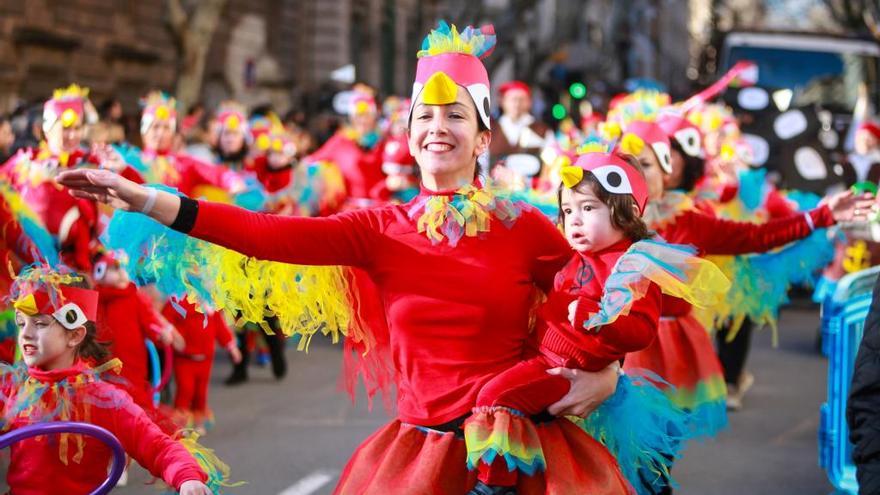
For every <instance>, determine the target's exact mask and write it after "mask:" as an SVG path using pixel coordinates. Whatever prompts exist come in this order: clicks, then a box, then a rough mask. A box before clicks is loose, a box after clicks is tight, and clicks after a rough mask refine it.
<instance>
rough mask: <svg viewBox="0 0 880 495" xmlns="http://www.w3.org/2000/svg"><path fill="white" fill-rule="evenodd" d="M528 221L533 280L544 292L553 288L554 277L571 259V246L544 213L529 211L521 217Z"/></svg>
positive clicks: (527, 238) (548, 291)
mask: <svg viewBox="0 0 880 495" xmlns="http://www.w3.org/2000/svg"><path fill="white" fill-rule="evenodd" d="M521 220H523V221H524V223H526V222H527V223H526V226H525V228H526V229H528V230H527V231H526V241H527V242H529V243H530V245H531V248H532V249H531V260H532V266H531V274H532V280H533V281H534V283H535V285H537V286H538V287H539V288H540V289H541V290H542V291H544V293H548V294H549V293H550V290H551V289H553V278H554V277H555V276H556V273H557V272H559V270H562V267H563V266H565V264H566V263H567V262H568V260H569V259H571V253H572V251H571V246H569V245H568V241H566V240H565V237H563V236H562V233H561V232H559V229H558V228H556V226H555V225H553V224H552V223H551V222H550V220H548V219H547V217H545V216H544V215H543V214H542V213H539V212H527V213H524V214H523V218H522V219H521Z"/></svg>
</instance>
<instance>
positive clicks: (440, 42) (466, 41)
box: [416, 20, 495, 59]
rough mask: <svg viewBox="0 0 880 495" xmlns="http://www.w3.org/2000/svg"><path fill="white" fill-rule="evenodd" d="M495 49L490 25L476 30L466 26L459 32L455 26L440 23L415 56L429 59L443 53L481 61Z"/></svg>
mask: <svg viewBox="0 0 880 495" xmlns="http://www.w3.org/2000/svg"><path fill="white" fill-rule="evenodd" d="M494 49H495V28H494V27H493V26H492V25H488V26H483V27H481V28H479V29H476V28H474V27H472V26H467V27H465V28H464V30H463V31H461V32H459V31H458V29H457V28H456V27H455V24H453V25H452V26H450V25H449V24H447V23H446V21H442V20H441V21H440V22H439V23H438V25H437V29H432V30H431V33H430V34H428V36H425V39H424V40H423V41H422V49H421V50H419V52H418V54H417V55H416V56H417V57H419V58H422V57H431V56H433V55H440V54H443V53H463V54H467V55H473V56H475V57H477V58H480V59H483V58H486V57H488V56H489V55H490V54H491V53H492V50H494Z"/></svg>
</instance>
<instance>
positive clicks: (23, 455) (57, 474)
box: [0, 362, 207, 495]
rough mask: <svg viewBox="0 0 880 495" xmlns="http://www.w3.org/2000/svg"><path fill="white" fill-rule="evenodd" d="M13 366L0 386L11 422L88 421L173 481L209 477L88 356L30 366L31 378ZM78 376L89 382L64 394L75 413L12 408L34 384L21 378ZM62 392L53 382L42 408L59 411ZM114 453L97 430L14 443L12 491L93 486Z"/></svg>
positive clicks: (74, 490) (24, 494) (44, 381)
mask: <svg viewBox="0 0 880 495" xmlns="http://www.w3.org/2000/svg"><path fill="white" fill-rule="evenodd" d="M8 370H9V368H6V369H5V370H4V371H7V372H6V373H4V375H3V377H2V379H0V394H2V397H3V399H4V401H5V402H4V405H5V406H6V407H4V409H3V412H4V416H6V418H5V419H6V420H7V422H8V423H7V424H9V425H10V426H11V428H12V429H15V428H21V427H24V426H27V425H29V424H33V423H35V422H38V421H41V420H52V419H54V420H56V421H57V420H61V419H69V420H74V421H85V422H88V423H92V424H95V425H98V426H101V427H103V428H105V429H107V430H108V431H110V432H111V433H113V435H115V436H116V438H118V439H119V441H120V443H121V444H122V446H123V448H125V451H126V452H127V453H128V454H129V455H130V456H131V457H133V458H134V459H135V460H136V461H137V462H138V464H140V465H141V466H143V467H144V468H146V469H147V470H148V471H150V472H151V473H152V474H153V475H154V476H156V477H158V478H161V479H163V480H164V481H165V482H166V483H168V484H169V485H170V486H172V487H174V488H175V489H180V485H182V484H183V483H184V482H185V481H189V480H199V481H203V482H204V481H205V480H206V479H207V476H206V475H205V472H204V471H203V470H202V468H201V467H199V465H198V463H197V462H196V460H195V459H194V458H193V457H192V455H190V453H189V452H187V450H186V449H185V448H184V447H183V445H181V444H180V443H179V442H177V441H175V440H173V439H171V438H170V437H168V436H167V435H165V434H164V433H162V431H161V430H160V429H159V427H158V426H156V425H155V424H154V423H153V422H152V421H150V419H149V418H148V417H147V415H146V414H145V413H144V411H143V410H142V409H141V408H140V407H138V406H137V405H136V404H134V403H133V402H132V400H131V397H129V396H128V394H126V393H125V392H123V391H122V390H120V389H118V388H116V387H115V386H113V385H111V384H109V383H105V382H101V381H95V380H94V379H93V378H92V377H91V376H89V375H88V374H87V373H84V372H86V371H87V370H88V368H87V367H86V366H85V365H84V364H83V363H81V362H78V363H77V364H76V365H74V366H73V367H71V368H66V369H61V370H53V371H42V370H39V369H36V368H29V369H27V372H26V375H29V378H25V380H21V379H17V378H16V375H17V374H16V373H14V372H8ZM19 376H21V375H19ZM80 376H81V377H82V378H83V382H82V383H80V384H78V385H76V386H75V387H74V390H75V392H74V393H72V394H70V395H69V396H68V397H71V398H69V399H67V402H66V404H67V405H68V406H69V409H70V411H72V413H71V415H70V417H69V418H63V417H60V416H57V415H56V417H54V418H51V419H50V418H45V417H39V416H37V417H35V415H34V414H33V412H32V411H33V410H26V411H21V412H15V411H10V406H9V405H10V404H14V403H15V402H16V399H18V394H20V393H24V391H25V390H28V389H29V388H31V387H32V386H33V384H32V383H28V384H27V385H25V384H23V383H22V381H28V382H29V381H30V380H34V381H35V382H37V383H39V384H41V385H46V386H48V385H52V384H56V383H59V382H62V381H64V380H67V381H68V382H74V381H76V380H77V379H78V378H80ZM57 400H58V398H57V397H56V392H55V389H53V388H51V387H50V388H47V389H46V391H45V393H44V394H43V396H42V397H41V398H40V401H39V403H38V406H37V409H40V410H43V411H54V410H55V408H56V407H57V403H56V401H57ZM80 440H81V443H80ZM111 456H112V454H111V451H110V449H109V448H108V447H107V446H106V445H104V443H103V442H101V441H99V440H96V439H94V438H91V437H85V436H81V435H52V436H50V437H48V438H47V437H45V436H42V437H34V438H29V439H27V440H22V441H21V442H18V443H16V444H14V445H12V447H11V460H10V464H9V471H8V473H7V475H6V481H7V483H8V485H9V488H10V491H11V493H14V494H16V495H45V494H47V493H64V494H71V495H77V494H87V493H91V491H92V490H94V489H95V488H96V487H97V486H98V485H99V484H100V483H101V482H103V481H104V479H105V478H106V477H107V467H108V466H109V465H110V459H111Z"/></svg>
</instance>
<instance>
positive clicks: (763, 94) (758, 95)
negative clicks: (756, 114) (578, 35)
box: [736, 88, 770, 111]
mask: <svg viewBox="0 0 880 495" xmlns="http://www.w3.org/2000/svg"><path fill="white" fill-rule="evenodd" d="M736 102H737V103H738V104H739V106H740V107H742V108H743V110H753V111H754V110H763V109H765V108H767V106H768V105H770V95H769V94H767V91H765V90H764V89H762V88H745V89H743V90H742V91H740V92H739V94H738V95H737V97H736Z"/></svg>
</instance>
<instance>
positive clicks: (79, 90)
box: [52, 84, 89, 100]
mask: <svg viewBox="0 0 880 495" xmlns="http://www.w3.org/2000/svg"><path fill="white" fill-rule="evenodd" d="M88 97H89V88H86V87H84V86H80V85H78V84H71V85H70V86H68V87H66V88H58V89H56V90H55V91H53V92H52V99H53V100H85V99H86V98H88Z"/></svg>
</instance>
